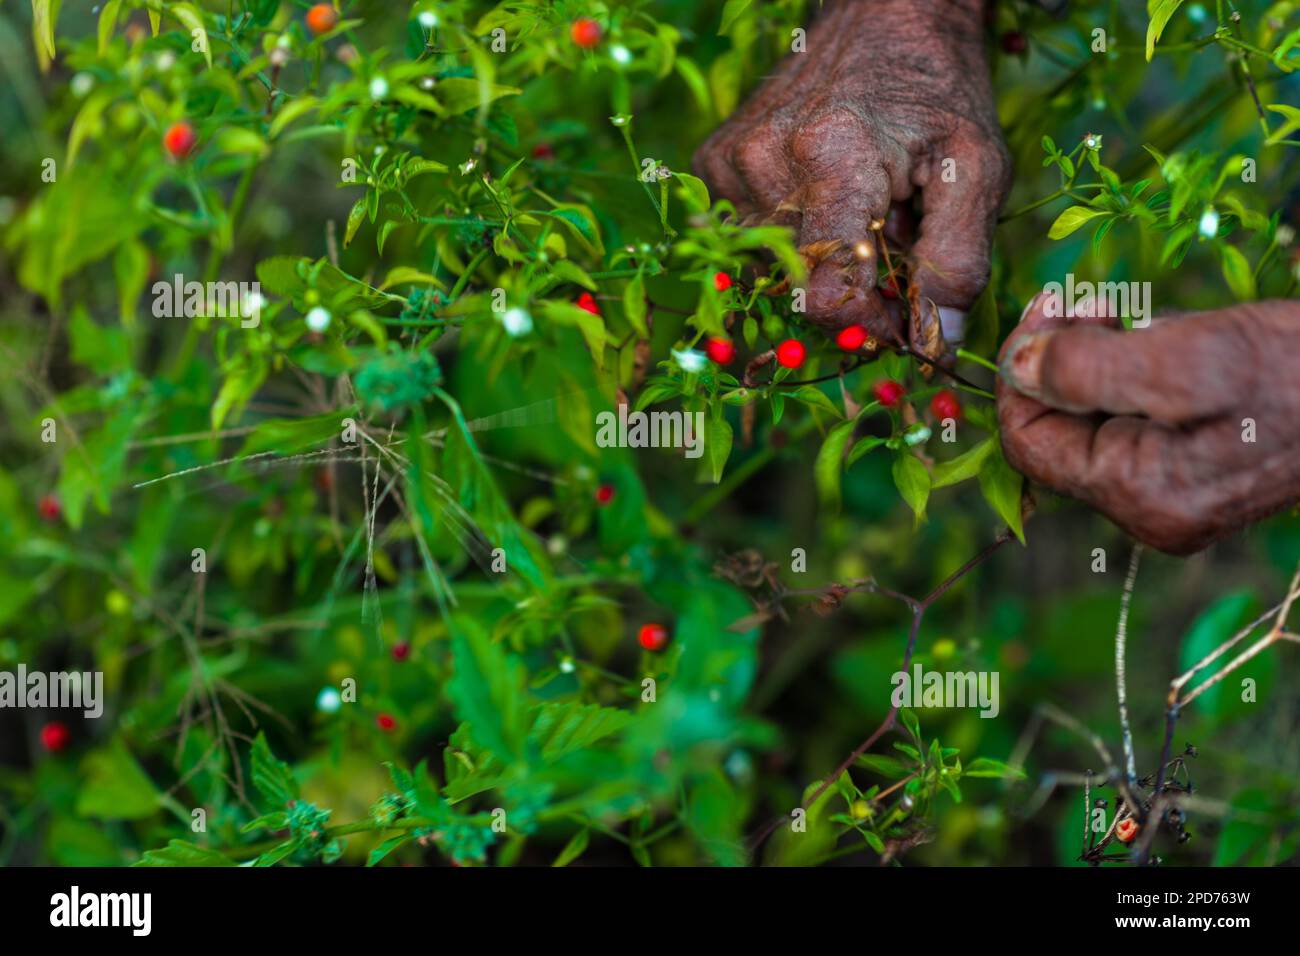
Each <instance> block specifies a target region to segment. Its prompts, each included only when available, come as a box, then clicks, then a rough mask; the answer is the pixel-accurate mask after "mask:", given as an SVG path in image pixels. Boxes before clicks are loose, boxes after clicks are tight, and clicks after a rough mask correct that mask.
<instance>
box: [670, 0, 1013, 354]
mask: <svg viewBox="0 0 1300 956" xmlns="http://www.w3.org/2000/svg"><path fill="white" fill-rule="evenodd" d="M982 12H983V2H982V0H948V2H943V3H921V2H917V0H845V2H839V3H835V4H834V5H828V9H827V10H826V12H825V13H824V14H823V15H822V16H821V17H819V18H818V19H817V20H816V22H815V23H814V24H813V25H812V27H811V28H810V29H809V31H808V36H807V50H806V52H804V53H793V54H791V55H790V56H789V57H787V58H786V59H785V60H784V61H783V62H782V64H781V65H780V67H779V69H778V70H777V72H776V75H775V76H773V77H771V78H769V79H768V80H767V81H766V82H765V83H764V84H763V85H762V86H761V87H760V88H759V89H758V91H757V92H756V93H755V94H754V95H753V96H752V97H750V99H749V100H748V101H747V102H746V103H745V104H744V105H743V106H742V107H741V108H740V109H739V110H738V111H737V112H736V114H735V115H734V116H733V117H732V118H731V119H730V120H728V121H727V123H726V124H725V125H724V126H722V127H721V128H720V129H719V130H718V131H717V132H716V133H714V134H713V136H712V137H710V139H709V140H708V141H707V142H706V143H705V144H704V145H703V146H702V147H701V148H700V150H699V152H698V153H697V154H696V156H695V169H696V171H697V172H698V173H699V174H700V176H702V177H703V178H704V179H705V180H707V182H708V184H709V186H710V187H711V189H712V190H713V191H714V193H715V194H720V195H722V196H723V197H725V198H727V199H730V200H731V201H732V202H733V203H735V204H736V206H737V209H738V211H739V212H740V213H741V215H743V216H744V215H754V216H757V217H759V218H763V219H770V220H771V221H775V222H780V223H783V224H787V225H791V226H793V227H795V228H796V229H797V232H798V238H799V245H800V247H801V248H805V249H806V248H808V247H811V246H814V245H815V244H818V243H834V244H837V247H836V250H835V251H834V252H833V253H831V254H830V255H828V256H825V257H824V258H822V259H821V261H820V262H818V263H817V264H816V265H815V266H814V268H813V270H812V272H811V275H810V277H809V281H808V286H807V299H806V306H807V314H808V317H809V318H810V319H812V320H813V321H814V322H816V323H817V324H818V325H821V326H822V327H824V328H826V329H828V330H831V331H834V330H837V329H840V328H843V327H844V326H846V325H851V324H855V323H857V324H862V325H865V326H867V328H868V330H869V331H870V332H871V333H872V334H873V335H875V336H876V337H877V338H878V339H881V340H882V341H884V342H886V343H896V344H905V343H906V338H905V337H904V334H903V331H902V329H901V325H900V320H899V318H898V317H897V316H896V315H891V314H890V312H889V311H887V310H886V309H885V308H884V304H883V302H882V301H881V298H880V296H879V294H878V293H876V292H875V291H874V287H875V285H876V280H877V263H876V261H875V256H872V257H870V258H867V259H863V258H860V257H859V256H857V255H855V252H854V247H855V246H857V245H858V244H859V243H862V242H863V241H866V242H867V243H871V244H872V245H873V246H874V236H873V235H872V223H873V222H876V223H879V222H882V221H884V220H885V219H886V218H887V216H888V214H889V211H890V203H891V201H894V202H901V201H903V200H907V199H909V198H911V197H912V196H913V194H914V193H915V192H916V191H917V190H919V191H920V202H919V210H918V211H919V212H920V213H921V215H922V219H921V223H920V235H919V238H918V239H917V241H916V243H915V245H914V247H913V249H912V254H913V260H914V262H915V263H916V272H915V273H914V276H913V279H914V282H915V283H916V284H917V285H919V287H920V291H921V294H922V295H923V296H927V297H929V299H931V300H932V301H933V303H934V304H935V305H937V306H941V307H945V309H944V317H945V318H949V317H950V316H952V317H954V318H956V319H958V320H959V319H960V315H959V314H958V315H953V314H952V313H950V312H949V310H950V309H951V310H961V311H963V312H964V310H966V309H968V308H969V307H970V305H971V304H972V303H973V302H974V300H975V298H976V297H977V296H978V295H979V293H980V291H981V290H982V289H983V288H984V285H985V283H986V282H987V280H988V274H989V247H990V243H991V240H992V233H993V228H994V225H995V222H996V218H997V212H998V209H999V207H1000V206H1001V203H1002V200H1003V199H1004V198H1005V196H1006V193H1007V190H1008V189H1009V187H1010V177H1011V163H1010V160H1009V158H1008V155H1007V151H1006V147H1005V145H1004V144H1003V142H1002V136H1001V132H1000V130H999V128H998V120H997V112H996V110H995V107H994V101H993V92H992V88H991V86H990V83H989V76H988V63H987V60H986V57H985V52H984V42H983V29H982V21H981V17H982ZM945 160H951V161H952V162H951V163H948V164H947V165H946V166H945ZM945 168H946V169H947V171H948V176H947V177H946V178H947V179H949V180H952V181H945V175H944V173H945ZM827 248H829V247H827V246H822V247H820V250H818V251H820V252H823V253H824V250H825V249H827ZM813 258H818V256H816V255H814V256H813Z"/></svg>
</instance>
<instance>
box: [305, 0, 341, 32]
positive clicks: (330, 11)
mask: <svg viewBox="0 0 1300 956" xmlns="http://www.w3.org/2000/svg"><path fill="white" fill-rule="evenodd" d="M338 22H339V12H338V11H337V10H335V9H334V5H333V4H332V3H318V4H316V6H314V7H312V8H311V9H310V10H308V11H307V29H308V30H310V31H311V32H312V33H314V34H316V35H317V36H320V35H321V34H322V33H329V32H330V31H331V30H333V29H334V24H336V23H338Z"/></svg>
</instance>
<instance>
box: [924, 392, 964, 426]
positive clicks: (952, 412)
mask: <svg viewBox="0 0 1300 956" xmlns="http://www.w3.org/2000/svg"><path fill="white" fill-rule="evenodd" d="M930 411H931V412H933V413H934V417H935V418H936V419H937V420H939V421H941V422H942V421H946V420H947V419H949V418H951V419H953V420H956V419H958V418H961V402H960V401H959V400H958V399H957V396H956V395H955V394H953V393H952V392H950V391H948V389H946V388H945V389H944V390H943V391H942V392H939V393H938V394H936V395H935V396H934V398H932V399H930Z"/></svg>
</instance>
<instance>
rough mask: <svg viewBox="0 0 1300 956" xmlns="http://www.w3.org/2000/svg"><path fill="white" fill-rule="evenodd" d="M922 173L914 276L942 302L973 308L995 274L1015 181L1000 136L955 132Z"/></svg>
mask: <svg viewBox="0 0 1300 956" xmlns="http://www.w3.org/2000/svg"><path fill="white" fill-rule="evenodd" d="M936 153H937V155H936V156H935V158H934V160H933V162H932V163H930V164H929V166H928V167H927V168H926V169H925V170H924V172H923V175H922V178H921V182H920V185H921V232H920V237H919V238H918V239H917V241H916V244H915V246H913V248H912V255H913V259H914V261H915V263H916V266H915V269H914V272H913V277H912V278H913V281H914V282H916V283H917V284H919V285H920V288H921V293H922V295H925V296H928V297H929V298H931V299H933V300H934V302H935V304H936V305H939V306H941V307H943V306H946V307H949V308H954V309H960V310H968V309H970V307H971V306H972V305H973V304H974V302H975V300H976V299H977V298H978V297H979V294H980V293H981V292H982V291H983V290H984V286H985V284H987V282H988V278H989V267H990V261H991V259H990V255H991V249H992V244H993V230H994V228H995V226H996V225H997V212H998V209H999V207H1000V206H1001V204H1002V199H1003V197H1004V196H1005V195H1006V191H1007V187H1008V185H1009V183H1010V170H1011V165H1010V160H1009V159H1008V158H1007V155H1006V151H1005V147H1003V146H1002V144H1001V142H1000V141H998V140H992V141H984V140H980V141H979V142H976V141H974V140H973V139H971V138H969V137H953V138H952V139H950V140H949V142H948V143H947V144H946V145H945V146H944V147H943V148H940V149H939V150H937V151H936Z"/></svg>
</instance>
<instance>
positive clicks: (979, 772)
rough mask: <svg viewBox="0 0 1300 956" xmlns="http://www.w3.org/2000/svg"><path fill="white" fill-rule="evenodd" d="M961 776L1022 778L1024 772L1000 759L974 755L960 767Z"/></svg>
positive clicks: (1003, 778)
mask: <svg viewBox="0 0 1300 956" xmlns="http://www.w3.org/2000/svg"><path fill="white" fill-rule="evenodd" d="M961 775H962V776H963V777H995V778H998V779H1001V780H1024V779H1025V772H1024V771H1023V770H1021V769H1020V768H1019V767H1012V766H1011V765H1010V764H1005V763H1003V762H1002V761H1000V760H992V759H990V758H988V757H976V758H975V759H974V760H972V761H971V762H970V763H968V764H967V765H966V766H964V767H962V771H961Z"/></svg>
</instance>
